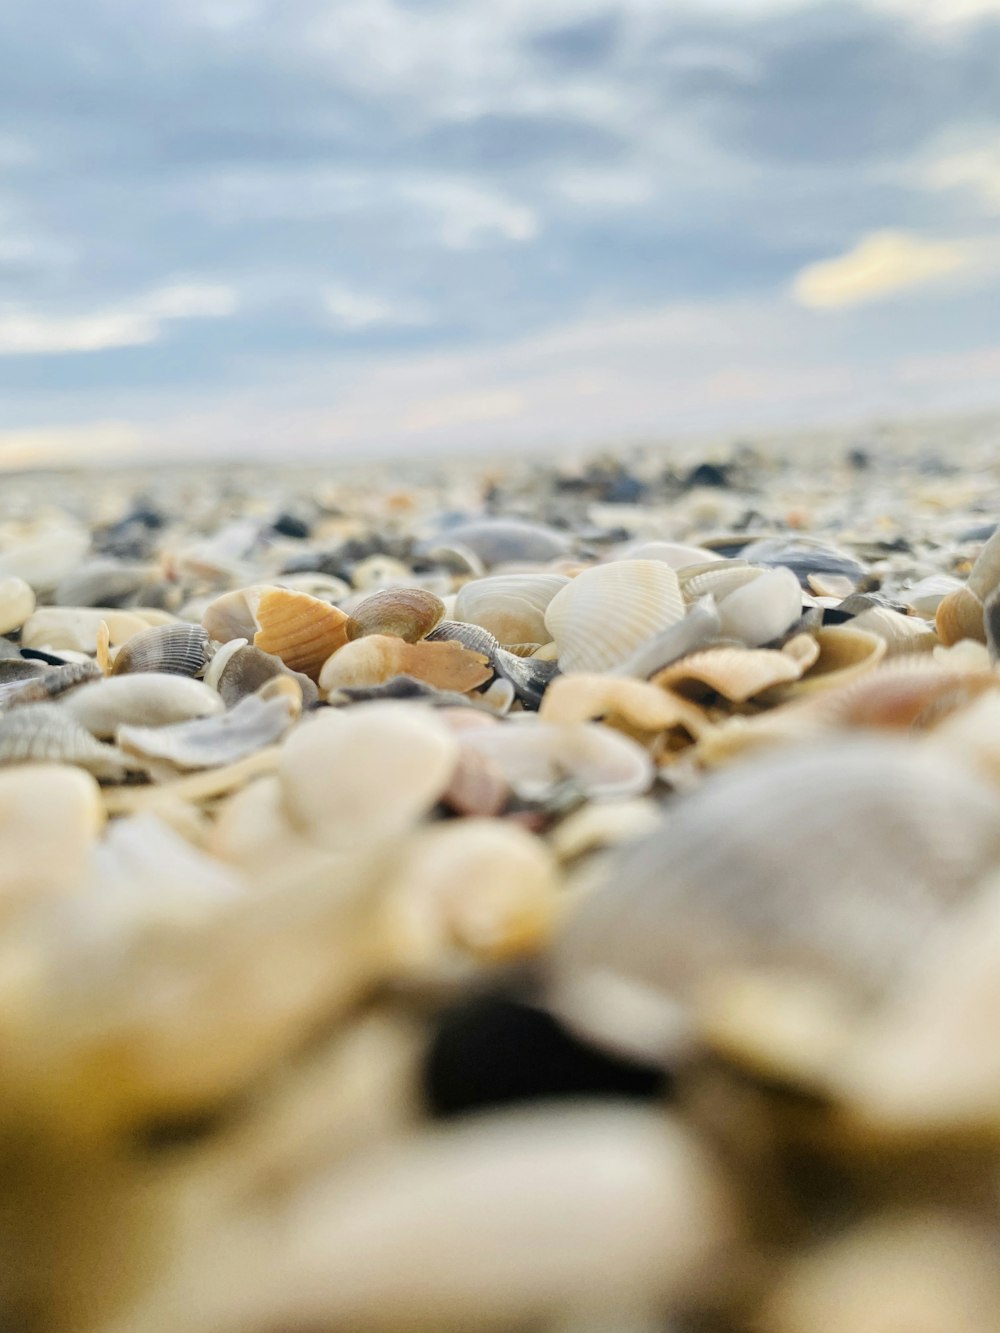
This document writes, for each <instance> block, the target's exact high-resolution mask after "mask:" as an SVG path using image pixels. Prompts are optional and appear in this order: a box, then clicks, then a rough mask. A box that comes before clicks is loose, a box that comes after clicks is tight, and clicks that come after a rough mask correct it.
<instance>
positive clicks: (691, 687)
mask: <svg viewBox="0 0 1000 1333" xmlns="http://www.w3.org/2000/svg"><path fill="white" fill-rule="evenodd" d="M802 670H803V667H802V664H801V662H799V661H797V660H796V658H795V657H794V656H793V655H792V654H791V653H784V652H778V651H776V650H775V649H773V648H730V647H720V648H706V649H705V651H704V652H700V653H692V654H691V656H690V657H684V658H682V659H681V660H680V661H679V662H675V663H674V664H673V665H672V666H668V667H665V668H664V669H663V670H662V671H659V672H657V674H656V675H655V676H654V677H653V684H655V685H658V686H659V687H660V688H661V689H664V690H676V691H679V692H681V693H682V694H684V695H686V696H688V697H694V698H699V697H704V695H705V694H706V693H708V692H709V691H710V690H711V691H714V692H715V693H716V694H721V695H722V697H723V698H724V699H728V700H729V701H730V703H745V702H746V700H747V699H752V698H753V697H754V696H755V695H758V694H762V693H763V692H764V691H765V690H768V689H771V688H772V687H773V686H775V685H779V684H785V683H788V682H790V681H797V680H798V679H799V677H800V676H801V675H802Z"/></svg>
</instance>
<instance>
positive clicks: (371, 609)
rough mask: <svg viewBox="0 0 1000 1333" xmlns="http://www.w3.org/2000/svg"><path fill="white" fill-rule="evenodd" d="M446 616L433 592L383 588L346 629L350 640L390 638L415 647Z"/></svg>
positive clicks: (363, 604)
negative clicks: (369, 637)
mask: <svg viewBox="0 0 1000 1333" xmlns="http://www.w3.org/2000/svg"><path fill="white" fill-rule="evenodd" d="M443 615H444V602H442V600H441V598H440V597H435V596H434V594H433V593H432V592H425V591H424V590H423V588H383V589H382V590H381V591H379V592H375V593H372V594H371V595H370V596H369V597H366V598H365V599H364V601H363V602H359V603H358V605H357V606H356V607H355V608H354V610H353V611H352V612H351V617H350V619H349V620H348V622H347V624H346V626H345V628H346V630H347V637H348V639H360V638H363V637H364V636H365V635H367V634H391V635H396V636H397V637H398V638H400V639H405V640H406V642H407V643H416V642H417V641H418V639H422V638H423V637H424V636H425V635H427V634H429V633H430V632H431V630H432V629H433V628H434V626H435V625H436V624H437V623H438V621H439V620H440V619H441V617H442V616H443Z"/></svg>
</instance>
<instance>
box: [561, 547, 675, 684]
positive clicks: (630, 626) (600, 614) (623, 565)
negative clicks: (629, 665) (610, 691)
mask: <svg viewBox="0 0 1000 1333" xmlns="http://www.w3.org/2000/svg"><path fill="white" fill-rule="evenodd" d="M683 615H684V599H683V598H682V596H681V593H680V588H679V587H678V584H677V575H676V574H675V573H674V571H673V570H672V569H671V568H670V566H669V565H665V564H663V563H662V562H661V561H658V560H618V561H615V562H614V563H612V564H607V565H596V566H594V567H593V568H592V569H587V570H584V571H583V573H582V574H578V575H577V576H576V578H575V579H571V580H570V582H569V583H568V584H567V585H566V587H565V588H562V589H560V591H559V592H557V593H556V595H555V596H554V597H553V599H552V601H551V602H550V603H549V605H548V608H547V609H546V612H545V625H546V628H547V629H548V631H549V633H550V634H551V636H552V638H553V639H554V640H555V642H556V645H557V646H558V649H559V667H560V670H562V671H564V672H567V671H610V670H611V669H613V668H614V667H617V666H620V665H621V664H622V663H623V662H624V661H626V660H627V659H628V658H629V657H630V656H631V654H632V653H634V652H635V650H636V649H637V648H638V647H639V645H640V644H641V643H643V642H644V641H645V640H646V639H650V638H652V637H653V635H654V634H658V633H659V632H660V631H661V630H664V629H666V628H667V626H668V625H672V624H674V623H675V622H676V621H678V620H680V619H681V618H682V617H683Z"/></svg>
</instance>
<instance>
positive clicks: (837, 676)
mask: <svg viewBox="0 0 1000 1333" xmlns="http://www.w3.org/2000/svg"><path fill="white" fill-rule="evenodd" d="M813 637H814V638H815V640H816V642H817V643H818V644H819V657H818V658H817V659H816V662H815V664H814V665H813V666H811V667H810V668H809V671H808V672H807V673H806V674H805V675H804V676H803V677H802V679H801V680H798V681H796V682H795V683H794V684H793V685H789V686H788V687H787V688H788V693H789V694H790V695H797V694H809V693H812V692H813V691H814V690H828V689H830V688H832V687H834V686H837V685H843V684H845V683H846V682H847V681H849V680H853V679H854V677H856V676H860V675H863V674H864V673H865V672H866V671H871V669H872V668H873V667H875V666H877V665H878V663H879V662H880V661H881V660H882V658H883V657H884V656H885V654H886V646H887V645H886V641H885V639H882V638H879V636H878V635H877V634H872V633H870V632H869V631H868V630H863V629H855V628H854V626H853V625H830V626H826V627H825V628H823V629H819V630H817V631H816V633H815V635H814V636H813Z"/></svg>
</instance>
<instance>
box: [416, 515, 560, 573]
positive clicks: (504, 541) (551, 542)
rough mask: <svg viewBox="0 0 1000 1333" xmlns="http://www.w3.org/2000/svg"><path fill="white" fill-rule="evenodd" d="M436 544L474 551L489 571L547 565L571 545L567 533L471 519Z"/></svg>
mask: <svg viewBox="0 0 1000 1333" xmlns="http://www.w3.org/2000/svg"><path fill="white" fill-rule="evenodd" d="M434 541H435V543H436V544H437V545H441V544H443V543H447V544H448V545H449V546H451V545H457V546H458V547H459V548H460V549H464V550H467V551H471V552H472V553H473V555H475V556H477V557H478V559H479V560H481V561H482V563H483V565H484V566H485V567H486V568H487V569H492V568H494V567H495V566H496V565H509V564H515V563H517V562H520V561H524V562H528V563H531V564H545V563H546V562H547V561H549V560H557V559H558V558H559V557H560V556H563V555H567V554H568V553H569V550H570V546H571V542H570V539H569V537H568V536H567V535H566V534H565V533H562V532H557V531H556V530H555V529H554V528H547V527H543V526H542V525H541V524H539V523H526V522H522V521H521V520H519V519H512V518H475V519H471V520H470V521H469V522H467V523H459V524H457V525H456V526H455V527H450V528H448V529H446V530H445V531H444V532H442V533H440V534H439V535H438V537H437V538H435V539H434ZM417 549H418V551H419V550H420V548H419V547H418V548H417Z"/></svg>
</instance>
